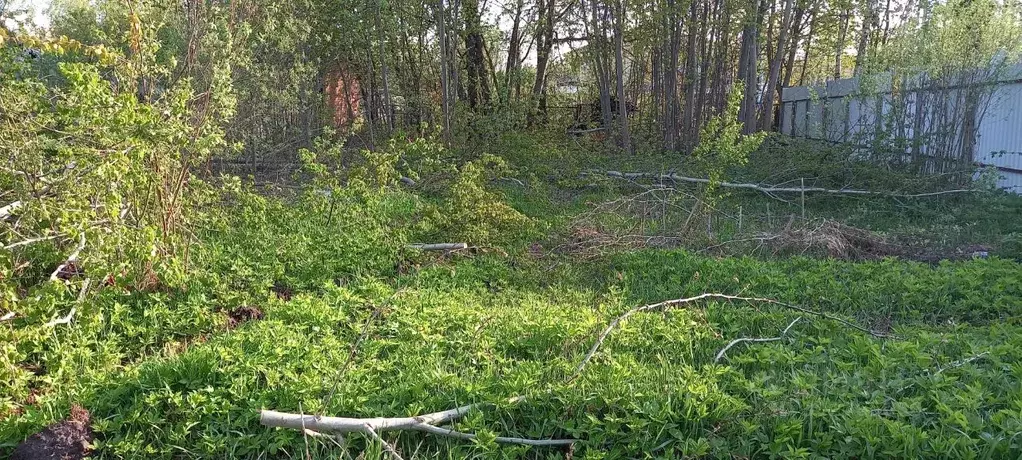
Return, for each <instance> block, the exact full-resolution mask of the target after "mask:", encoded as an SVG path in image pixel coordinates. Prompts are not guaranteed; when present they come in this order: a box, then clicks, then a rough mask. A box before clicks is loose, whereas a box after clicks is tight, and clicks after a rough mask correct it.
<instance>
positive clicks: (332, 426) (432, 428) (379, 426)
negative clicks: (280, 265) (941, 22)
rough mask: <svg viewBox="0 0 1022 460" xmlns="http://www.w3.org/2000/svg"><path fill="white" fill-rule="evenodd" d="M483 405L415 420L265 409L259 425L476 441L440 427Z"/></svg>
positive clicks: (507, 440)
mask: <svg viewBox="0 0 1022 460" xmlns="http://www.w3.org/2000/svg"><path fill="white" fill-rule="evenodd" d="M521 400H522V398H520V397H516V398H511V400H510V402H518V401H521ZM482 405H484V404H482V403H479V404H468V405H465V406H461V407H457V408H454V409H448V410H445V411H440V412H433V413H430V414H424V415H419V416H415V417H372V418H348V417H320V416H316V415H303V414H293V413H286V412H277V411H272V410H263V411H261V412H260V413H259V423H260V424H262V425H264V426H268V427H277V428H291V429H295V430H302V431H304V432H308V431H311V432H314V433H363V434H366V435H369V436H372V437H374V438H377V439H379V438H378V433H379V432H383V431H421V432H424V433H431V434H435V435H440V436H447V437H451V438H457V439H466V440H473V439H476V435H474V434H471V433H463V432H460V431H455V430H452V429H450V428H444V427H440V426H438V425H440V424H443V423H447V422H452V421H454V420H457V419H459V418H462V417H464V416H465V414H468V413H469V412H471V411H473V410H478V409H479V408H480V407H481V406H482ZM494 441H496V442H499V443H504V444H520V445H526V446H537V447H540V446H567V445H569V444H572V443H575V442H577V441H578V440H576V439H527V438H517V437H505V436H497V437H496V438H494Z"/></svg>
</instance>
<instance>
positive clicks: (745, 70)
mask: <svg viewBox="0 0 1022 460" xmlns="http://www.w3.org/2000/svg"><path fill="white" fill-rule="evenodd" d="M765 7H766V2H765V1H764V0H753V1H752V3H751V4H750V9H749V12H751V14H752V17H751V18H747V19H746V23H745V27H744V29H743V30H742V50H741V57H740V60H739V64H738V78H739V79H741V80H742V82H743V83H744V84H745V95H744V97H743V98H742V105H741V108H740V110H739V112H738V119H739V120H740V121H741V122H742V124H743V125H742V132H743V133H744V134H751V133H753V132H755V131H756V89H757V88H758V87H759V85H758V82H757V75H756V74H757V72H756V71H757V68H756V67H757V61H758V57H759V43H758V37H759V26H760V23H761V22H762V18H763V14H764V12H765Z"/></svg>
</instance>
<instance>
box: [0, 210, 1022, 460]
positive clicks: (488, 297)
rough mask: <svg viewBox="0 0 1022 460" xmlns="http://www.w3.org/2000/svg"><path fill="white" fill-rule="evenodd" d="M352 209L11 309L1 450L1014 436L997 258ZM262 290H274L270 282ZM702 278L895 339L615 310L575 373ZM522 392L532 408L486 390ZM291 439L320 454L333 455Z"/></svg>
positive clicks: (597, 446)
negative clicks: (350, 421)
mask: <svg viewBox="0 0 1022 460" xmlns="http://www.w3.org/2000/svg"><path fill="white" fill-rule="evenodd" d="M402 200H403V199H402V198H400V197H398V198H397V201H398V202H400V201H402ZM252 206H256V208H254V209H252V208H251V207H252ZM378 206H379V205H373V208H372V209H379V207H378ZM384 208H386V206H384ZM396 208H398V209H401V206H400V205H398V206H396ZM357 209H358V208H357V207H353V208H352V210H353V211H350V213H348V214H337V215H336V216H335V217H337V218H338V220H337V221H334V222H333V223H331V224H329V225H326V224H325V223H316V222H315V220H313V219H310V218H311V216H312V215H313V214H317V215H318V214H319V213H318V210H316V209H315V208H312V207H306V208H295V207H293V206H292V207H288V206H284V205H282V204H280V203H272V202H263V201H261V200H260V201H259V202H258V203H255V204H253V203H244V204H239V205H238V208H237V211H238V212H237V213H235V215H236V216H241V217H239V218H237V219H235V220H234V221H233V222H232V223H233V225H225V226H224V227H222V228H219V229H217V228H213V229H211V230H210V233H209V234H208V235H207V238H210V244H209V245H208V246H204V247H203V249H202V252H204V253H200V254H198V255H196V257H195V260H196V262H195V263H202V264H204V265H203V266H205V267H209V271H208V272H207V273H208V275H207V276H208V278H206V279H205V280H204V281H202V282H199V281H198V280H199V278H196V280H197V281H196V282H195V284H193V285H189V286H187V287H182V288H175V289H170V288H169V287H168V289H166V290H165V291H166V292H163V291H157V292H135V293H130V294H129V293H123V292H120V291H119V290H117V289H106V290H101V291H100V292H99V294H98V295H97V296H96V297H95V298H94V299H91V300H90V301H89V302H88V303H87V304H86V305H84V306H83V307H82V308H81V309H80V311H79V313H78V315H77V316H76V320H75V321H74V322H72V323H71V324H69V325H63V326H58V327H54V328H50V329H45V330H44V329H42V328H40V327H39V326H38V325H34V324H31V321H33V320H35V319H36V318H38V317H40V316H39V315H34V316H33V317H29V318H26V319H24V320H17V321H14V322H13V323H10V325H9V327H8V328H7V329H6V332H5V334H6V335H7V337H6V338H5V341H4V343H6V344H9V345H8V346H7V348H6V349H7V354H6V359H7V363H10V364H14V365H15V366H17V367H19V368H20V370H19V371H18V372H17V374H16V375H18V376H19V377H18V378H17V379H14V380H13V381H12V382H11V383H10V384H9V386H7V387H6V388H4V392H3V393H4V395H5V396H6V399H5V405H6V410H7V414H6V416H5V418H4V420H3V422H2V424H0V430H2V431H0V433H2V436H0V437H2V439H3V440H4V441H3V442H4V444H5V445H6V446H8V447H10V446H11V445H12V444H13V443H16V442H17V441H18V440H20V439H21V438H22V437H23V436H25V435H27V434H30V433H32V432H34V431H36V430H38V429H39V428H40V427H41V426H43V425H45V424H47V423H49V422H52V421H54V420H57V419H60V418H62V417H63V416H64V414H65V413H66V411H67V409H68V407H69V406H70V404H72V403H77V404H81V405H83V406H84V407H86V408H88V409H89V410H90V411H92V413H93V418H94V429H96V431H97V433H98V441H97V443H96V444H97V445H96V448H97V454H98V455H100V456H103V457H113V458H138V457H157V458H160V457H163V458H170V457H175V458H181V457H202V458H223V457H242V458H244V457H251V458H256V457H260V456H262V457H263V458H266V457H270V458H281V457H283V458H287V457H302V456H304V455H305V454H304V450H305V449H306V447H305V440H303V438H302V436H301V435H300V434H299V433H297V432H293V431H287V430H274V429H267V428H264V427H261V426H259V424H258V412H259V410H260V409H266V408H269V409H275V410H282V411H292V412H298V411H300V410H301V411H305V412H310V413H311V412H316V413H320V412H322V413H327V414H333V415H347V416H366V417H368V416H407V415H414V414H416V413H422V412H430V411H436V410H442V409H446V408H450V407H454V406H457V405H460V404H465V403H470V402H495V403H498V404H497V406H495V407H491V408H487V409H486V410H483V411H480V412H479V413H477V414H475V415H472V416H469V417H467V418H466V419H464V420H462V421H460V422H458V423H457V424H456V427H457V428H458V429H460V430H462V431H469V432H475V433H478V434H480V436H481V437H480V439H479V440H478V441H477V442H468V441H458V440H454V439H445V438H439V437H434V436H430V435H423V434H413V433H402V434H395V435H390V434H388V435H386V438H387V439H388V440H389V441H391V442H393V443H394V444H395V445H396V446H397V448H398V449H400V450H401V451H402V452H403V453H405V454H406V455H408V456H412V453H413V452H417V453H416V454H415V456H416V457H421V458H433V457H445V458H463V457H466V456H468V457H491V456H501V457H518V456H527V457H534V456H540V457H546V456H552V457H559V456H563V455H564V452H563V451H560V450H551V449H550V448H534V449H532V450H529V449H526V448H522V447H506V446H505V447H501V446H497V445H495V444H493V443H492V442H489V441H487V439H488V436H492V435H496V434H499V435H517V436H526V437H573V438H578V439H580V440H581V441H580V442H579V443H578V445H577V446H576V447H575V450H574V455H576V456H580V457H583V458H634V457H645V456H649V457H662V458H672V457H679V456H692V457H699V456H710V457H718V458H719V457H723V458H730V456H732V455H740V456H747V457H788V458H822V457H830V458H833V457H850V456H858V457H860V458H870V457H877V458H879V457H887V458H889V457H901V458H917V457H932V458H949V457H953V458H975V457H986V458H1004V457H1007V456H1012V455H1017V454H1018V453H1019V452H1020V451H1022V440H1020V439H1018V436H1016V435H1017V433H1019V432H1020V430H1022V399H1020V395H1022V388H1020V387H1019V383H1018V382H1019V381H1020V377H1022V353H1020V351H1019V350H1022V343H1020V341H1019V340H1020V339H1019V337H1022V335H1020V334H1019V332H1020V331H1019V325H1018V324H1017V323H1016V321H1017V318H1018V315H1017V311H1018V308H1019V307H1020V305H1019V302H1020V299H1022V293H1020V292H1019V286H1022V283H1020V281H1022V280H1020V279H1019V277H1020V276H1022V270H1020V266H1019V265H1018V264H1017V263H1015V262H1012V261H1007V260H1000V259H989V260H976V261H967V262H946V263H943V264H940V265H938V266H931V265H926V264H919V263H914V262H904V261H897V260H885V261H878V262H869V263H853V262H843V261H835V260H818V259H808V258H795V259H783V260H776V261H764V260H759V259H752V258H722V259H717V258H708V257H703V256H698V255H693V254H690V253H686V252H683V251H682V252H677V251H662V250H645V251H639V252H634V253H626V254H618V255H614V256H610V257H607V258H604V259H600V260H596V261H590V262H586V263H578V262H572V261H571V259H560V260H555V261H551V259H549V258H541V259H535V258H534V257H532V256H529V255H526V254H517V253H515V254H511V255H509V256H503V255H496V254H494V255H478V256H461V257H455V259H454V260H444V259H435V258H432V257H427V256H423V255H417V254H412V253H405V252H402V251H403V249H402V248H401V246H400V245H399V240H397V239H396V240H394V241H393V242H392V243H393V244H389V245H387V244H386V242H385V241H387V240H386V239H383V238H382V237H381V236H374V235H382V234H384V230H383V229H384V227H383V226H382V225H380V224H377V225H378V226H375V227H374V226H373V224H372V222H374V221H375V222H388V221H389V219H390V218H389V217H388V218H386V219H385V218H384V217H383V216H384V215H385V213H380V214H371V213H367V212H365V211H363V212H354V210H357ZM374 215H375V216H377V217H372V216H374ZM342 217H343V218H342ZM341 222H345V223H344V224H342V223H341ZM229 223H231V222H229ZM353 228H357V229H359V230H358V231H354V230H353ZM346 238H347V239H346ZM332 239H338V242H336V243H327V242H329V241H331V240H332ZM313 243H316V244H313ZM319 243H323V244H324V245H321V244H319ZM330 244H335V245H334V246H330ZM381 245H382V246H381ZM371 248H373V249H375V250H376V251H377V252H373V251H369V249H371ZM367 251H368V252H367ZM372 254H375V255H372ZM551 262H556V263H553V265H551ZM401 266H405V267H407V268H401ZM416 266H418V267H419V268H415V267H416ZM274 283H284V284H286V285H287V286H288V287H289V289H291V290H292V292H291V294H293V297H291V298H290V300H285V298H282V297H281V296H278V295H276V294H274V293H273V292H272V291H271V288H272V287H273V286H274ZM702 292H723V293H730V294H744V295H750V296H753V295H754V296H762V297H771V298H775V299H778V300H782V301H787V302H793V303H797V304H799V305H802V306H804V307H806V308H811V309H816V310H821V311H827V312H831V313H834V314H838V315H841V316H842V317H847V318H850V319H852V320H854V321H857V322H858V323H860V324H862V325H864V326H865V327H868V328H871V329H876V330H884V331H890V332H891V333H893V334H895V335H897V336H898V338H897V339H888V340H882V339H876V338H873V337H870V336H868V335H866V334H863V333H861V332H858V331H855V330H853V329H850V328H848V327H846V326H843V325H840V324H838V323H835V322H833V321H828V320H825V319H821V318H816V317H806V316H804V315H802V316H803V321H801V322H800V323H798V324H797V325H796V326H795V327H793V329H792V331H791V332H790V333H789V335H788V336H787V337H786V338H785V340H782V341H778V342H775V343H768V344H751V345H747V346H746V345H739V346H737V347H735V348H733V349H732V350H731V351H729V352H728V356H727V358H726V359H725V360H723V361H722V362H720V363H715V362H714V355H715V353H716V351H717V350H719V349H720V348H721V347H723V346H724V345H725V344H726V343H727V342H729V341H730V340H732V339H735V338H738V337H772V336H776V335H777V334H778V331H780V330H781V329H782V328H784V326H785V325H786V324H788V323H789V322H790V321H792V320H793V319H795V318H796V317H799V316H800V314H799V313H797V312H793V311H789V310H786V309H783V308H778V307H772V306H770V305H753V304H745V303H723V302H706V303H700V304H693V305H691V306H689V307H687V308H682V309H677V310H672V311H669V312H666V313H648V314H640V315H637V316H635V317H633V318H632V319H630V320H628V321H627V322H625V323H623V324H622V326H621V327H620V329H619V330H617V331H615V332H614V333H613V334H612V335H611V336H610V339H609V340H608V341H607V342H606V343H605V344H604V345H603V347H602V348H601V349H600V351H599V352H598V353H597V354H596V356H595V358H594V360H593V362H592V363H591V364H590V365H589V366H588V367H587V368H586V369H585V370H584V372H583V373H582V374H581V375H580V377H579V378H577V379H575V380H571V379H570V377H571V376H572V374H573V372H574V370H575V367H576V366H577V364H578V363H579V361H580V360H581V359H582V357H583V355H584V354H585V352H586V350H588V348H589V346H590V345H591V344H592V343H593V341H594V340H595V337H596V333H597V331H599V330H600V329H602V328H603V327H605V326H606V325H607V324H608V323H609V322H610V321H611V320H612V319H613V318H614V317H615V316H616V315H618V314H620V313H622V312H624V311H626V310H627V309H629V308H631V307H634V306H638V305H642V304H646V303H650V302H656V301H660V300H665V299H669V298H679V297H685V296H689V295H695V294H699V293H702ZM73 294H74V293H68V295H67V296H66V299H67V302H71V301H73V299H72V297H73ZM239 305H249V306H257V307H258V308H260V309H261V310H262V311H263V313H264V314H265V317H264V318H263V319H261V320H257V321H249V322H246V323H243V324H241V325H239V326H237V327H236V328H234V329H228V328H226V326H225V324H226V321H227V320H226V315H225V314H224V312H226V311H229V310H230V309H232V308H235V307H237V306H239ZM377 310H378V318H376V319H372V318H374V316H373V315H374V314H373V312H374V311H377ZM367 321H368V324H369V327H368V329H367V331H368V333H367V334H366V338H365V340H363V341H361V342H360V343H359V345H358V349H357V353H356V355H355V356H356V357H355V358H354V361H353V362H352V363H351V365H349V366H347V367H345V363H346V361H347V360H348V355H349V350H350V347H351V346H352V343H353V342H354V341H356V340H358V339H357V338H358V337H360V335H361V331H362V328H363V325H364V324H367ZM12 351H14V353H17V354H12V353H11V352H12ZM977 356H979V358H976V359H974V360H972V361H968V360H969V359H970V358H975V357H977ZM30 365H38V366H41V367H42V371H37V372H38V373H33V372H30V371H28V370H26V367H29V366H30ZM9 367H10V366H9ZM341 369H344V370H343V371H340V370H341ZM335 384H336V386H337V390H336V394H335V395H334V397H333V398H331V399H330V400H329V404H328V405H327V406H325V407H324V406H323V402H324V397H325V395H326V394H328V393H329V391H330V389H331V388H333V386H334V385H335ZM517 395H523V396H525V397H526V399H525V400H524V401H523V402H520V403H517V404H513V405H508V404H503V403H502V401H506V400H507V399H508V398H509V397H512V396H517ZM29 398H31V399H30V400H29ZM310 442H311V445H310V447H309V448H308V449H309V450H310V453H311V454H312V455H313V456H315V457H316V458H333V457H336V456H338V455H339V454H340V453H341V449H339V448H338V447H336V446H334V445H333V444H332V443H329V442H327V443H324V442H321V441H318V440H311V441H310ZM348 442H349V446H348V449H349V450H350V451H353V452H359V451H363V450H365V451H366V452H367V453H369V455H381V454H382V451H381V450H380V446H379V445H376V444H374V443H373V442H371V441H367V440H366V439H362V438H361V437H358V436H350V437H349V438H348Z"/></svg>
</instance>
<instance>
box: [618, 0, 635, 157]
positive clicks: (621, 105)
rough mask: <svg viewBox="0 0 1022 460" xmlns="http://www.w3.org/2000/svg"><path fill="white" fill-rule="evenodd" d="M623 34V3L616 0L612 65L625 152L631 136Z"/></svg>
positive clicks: (629, 151)
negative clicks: (626, 97)
mask: <svg viewBox="0 0 1022 460" xmlns="http://www.w3.org/2000/svg"><path fill="white" fill-rule="evenodd" d="M624 34H625V3H624V0H617V11H616V12H615V14H614V41H615V44H616V46H615V52H614V67H615V73H616V74H617V116H618V119H619V120H620V121H621V148H623V149H624V150H625V152H626V153H631V152H632V137H631V133H629V132H628V105H627V102H626V101H625V61H624Z"/></svg>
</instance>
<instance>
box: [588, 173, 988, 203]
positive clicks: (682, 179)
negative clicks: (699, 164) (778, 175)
mask: <svg viewBox="0 0 1022 460" xmlns="http://www.w3.org/2000/svg"><path fill="white" fill-rule="evenodd" d="M593 173H594V174H602V175H606V176H609V177H617V178H621V179H630V180H634V179H654V180H669V181H672V182H691V183H694V184H709V183H710V180H709V179H703V178H700V177H687V176H680V175H678V174H656V173H643V172H621V171H593ZM717 186H719V187H727V188H740V189H748V190H755V191H757V192H761V193H765V194H767V195H771V194H773V193H826V194H835V195H841V194H845V195H873V196H886V197H892V198H920V197H927V196H937V195H947V194H952V193H973V192H977V191H978V190H974V189H955V190H941V191H939V192H927V193H897V192H881V191H873V190H856V189H844V188H840V189H830V188H823V187H773V186H769V185H767V186H764V185H759V184H745V183H734V182H719V183H717Z"/></svg>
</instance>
